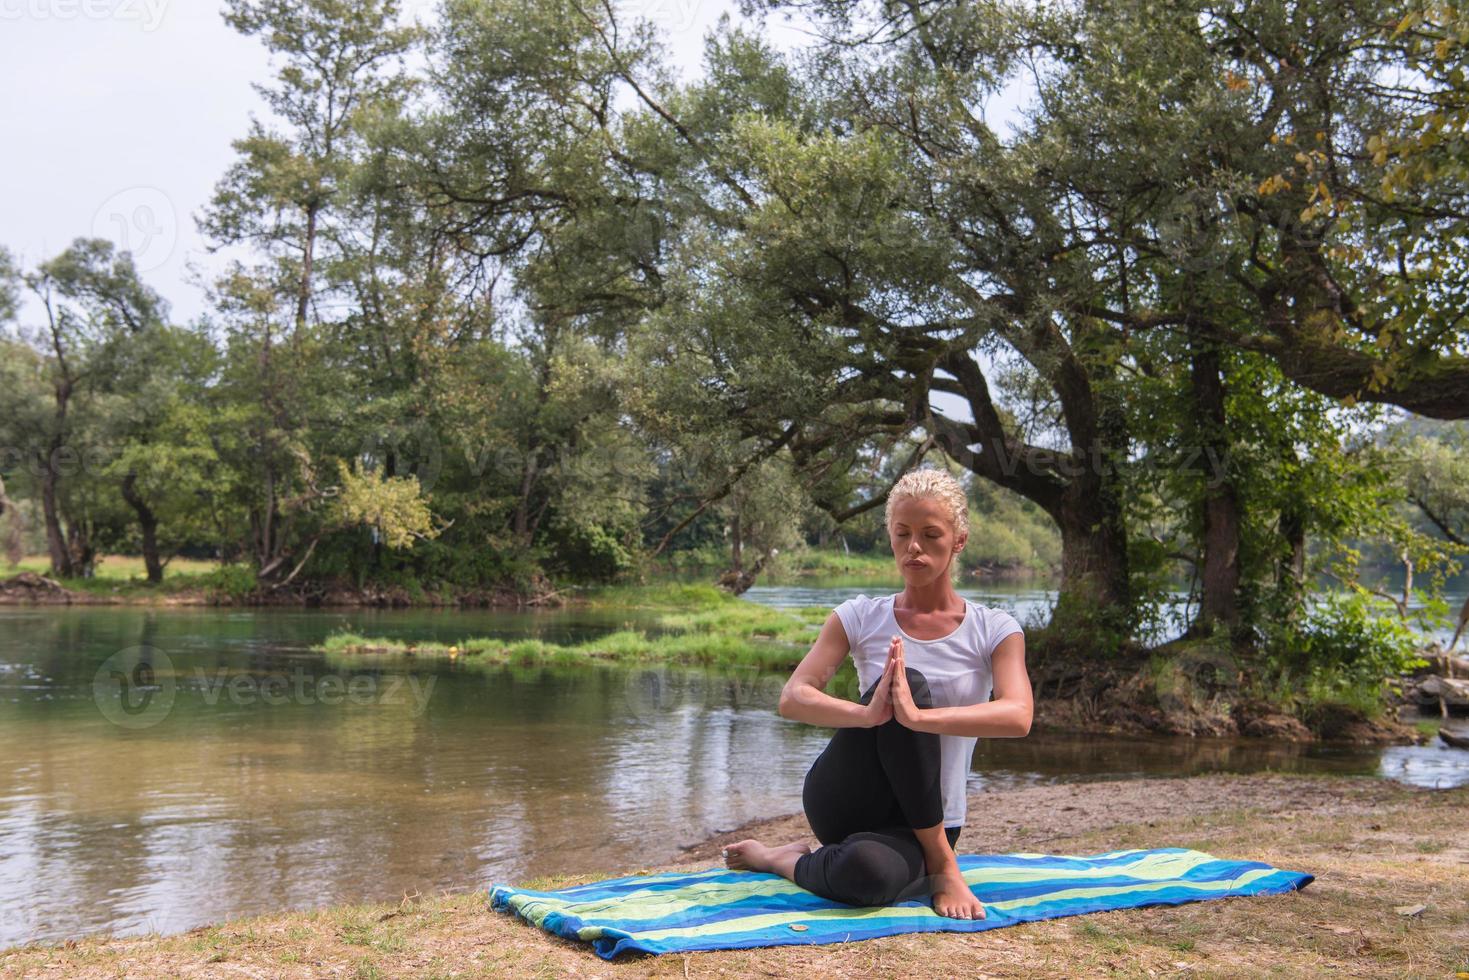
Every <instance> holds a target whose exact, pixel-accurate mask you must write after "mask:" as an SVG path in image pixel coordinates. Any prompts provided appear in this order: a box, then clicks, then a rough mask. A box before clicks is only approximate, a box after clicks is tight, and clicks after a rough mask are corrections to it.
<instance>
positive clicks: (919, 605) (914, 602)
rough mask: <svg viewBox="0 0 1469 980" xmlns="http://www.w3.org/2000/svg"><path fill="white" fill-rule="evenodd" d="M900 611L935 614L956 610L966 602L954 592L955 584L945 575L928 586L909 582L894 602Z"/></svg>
mask: <svg viewBox="0 0 1469 980" xmlns="http://www.w3.org/2000/svg"><path fill="white" fill-rule="evenodd" d="M894 601H895V602H897V604H898V608H899V609H911V610H912V611H913V612H916V613H935V612H942V611H944V610H946V609H953V608H956V607H957V606H958V605H959V604H960V603H961V602H963V601H964V600H963V599H962V598H960V596H959V593H957V592H955V591H954V584H953V583H952V582H950V581H949V577H948V575H947V574H945V575H944V576H943V577H942V578H938V579H935V580H934V581H933V582H930V583H929V584H928V585H914V584H913V583H911V582H909V583H907V584H906V585H905V586H904V587H903V591H902V592H900V593H899V594H898V598H897V599H896V600H894Z"/></svg>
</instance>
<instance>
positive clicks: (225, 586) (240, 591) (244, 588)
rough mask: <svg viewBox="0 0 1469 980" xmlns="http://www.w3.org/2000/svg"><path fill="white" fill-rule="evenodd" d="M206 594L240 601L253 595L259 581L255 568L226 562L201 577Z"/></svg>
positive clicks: (200, 582)
mask: <svg viewBox="0 0 1469 980" xmlns="http://www.w3.org/2000/svg"><path fill="white" fill-rule="evenodd" d="M199 584H200V586H201V587H202V588H203V589H204V590H205V593H206V594H209V595H213V596H217V597H219V598H222V599H225V600H228V601H231V602H240V601H243V600H245V599H247V598H249V597H250V596H251V595H253V594H254V593H255V591H256V589H257V588H258V585H259V583H258V582H257V580H256V578H255V569H254V568H252V567H250V566H249V565H241V564H235V563H226V564H223V565H220V566H219V567H218V568H216V569H213V570H212V571H210V572H207V573H205V574H204V575H202V576H200V577H199Z"/></svg>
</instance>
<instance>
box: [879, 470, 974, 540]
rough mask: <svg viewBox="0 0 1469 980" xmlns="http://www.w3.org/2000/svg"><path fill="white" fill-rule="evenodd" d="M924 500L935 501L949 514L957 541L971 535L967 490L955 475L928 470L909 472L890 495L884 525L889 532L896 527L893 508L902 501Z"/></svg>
mask: <svg viewBox="0 0 1469 980" xmlns="http://www.w3.org/2000/svg"><path fill="white" fill-rule="evenodd" d="M924 498H933V499H934V500H937V501H938V502H939V503H941V504H943V506H944V510H946V511H948V513H949V524H950V525H951V526H952V527H953V529H954V536H955V537H962V536H965V535H967V534H968V533H969V498H968V497H966V496H965V495H964V488H963V487H962V486H960V485H959V481H958V480H956V479H954V477H953V476H952V475H951V474H949V473H946V472H945V471H943V470H937V469H934V468H933V467H928V466H926V467H924V468H923V469H920V470H909V471H908V472H907V473H904V474H903V475H902V476H901V477H899V478H898V482H897V483H895V484H894V485H893V489H892V492H891V493H889V494H888V501H887V509H886V511H885V512H884V514H883V521H884V523H886V524H887V526H888V527H889V528H891V527H892V526H893V508H895V507H896V506H897V504H898V501H899V500H904V499H908V500H919V499H924Z"/></svg>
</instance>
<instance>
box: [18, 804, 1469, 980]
mask: <svg viewBox="0 0 1469 980" xmlns="http://www.w3.org/2000/svg"><path fill="white" fill-rule="evenodd" d="M1359 782H1360V781H1346V780H1344V781H1342V786H1343V793H1344V795H1346V794H1349V793H1350V792H1351V790H1350V786H1351V785H1354V784H1356V783H1359ZM1305 783H1307V784H1309V787H1310V790H1311V792H1313V793H1316V794H1319V793H1321V792H1322V790H1323V788H1324V787H1328V786H1331V785H1333V780H1332V779H1329V778H1323V777H1306V778H1305ZM1083 785H1102V784H1083ZM1082 802H1083V804H1084V803H1085V799H1084V794H1083V796H1082ZM1281 802H1282V805H1281V806H1278V807H1263V806H1255V807H1251V808H1248V809H1222V810H1219V809H1215V810H1209V811H1206V812H1201V813H1192V814H1179V815H1172V816H1167V817H1163V818H1161V819H1158V818H1155V819H1153V820H1152V821H1151V825H1150V824H1149V822H1148V821H1146V820H1142V821H1138V822H1122V821H1126V820H1127V819H1128V814H1127V813H1125V812H1123V813H1118V814H1117V822H1114V823H1112V824H1111V825H1110V826H1095V827H1092V828H1091V829H1089V830H1087V831H1086V832H1085V833H1081V834H1079V835H1077V836H1073V837H1065V838H1060V839H1055V840H1052V841H1050V842H1049V843H1048V844H1047V845H1046V847H1045V849H1046V850H1049V851H1053V852H1057V853H1073V854H1076V853H1093V852H1096V851H1103V850H1110V849H1114V848H1123V847H1156V846H1182V847H1193V848H1197V849H1199V850H1204V851H1208V852H1210V853H1213V854H1215V855H1218V856H1220V857H1234V858H1248V859H1253V860H1259V861H1267V862H1269V863H1271V864H1274V865H1277V866H1279V867H1283V868H1288V869H1292V870H1299V871H1309V872H1311V873H1312V874H1315V875H1316V880H1315V881H1314V882H1313V883H1312V884H1310V885H1309V886H1308V887H1307V888H1306V889H1305V890H1304V891H1301V892H1292V893H1289V894H1286V895H1279V896H1268V897H1252V898H1233V899H1224V900H1215V901H1207V902H1199V903H1192V904H1187V905H1181V906H1160V907H1153V908H1143V909H1129V910H1123V911H1118V912H1108V913H1100V914H1092V915H1084V916H1074V917H1069V918H1064V919H1053V920H1048V921H1045V922H1036V923H1026V924H1023V925H1019V926H1013V927H1008V928H1004V929H996V930H994V931H991V932H985V933H978V934H968V935H960V934H925V935H909V936H891V937H886V938H883V939H876V940H868V941H864V942H857V943H852V944H840V945H827V946H786V947H773V948H767V949H754V950H737V951H722V952H710V953H694V954H688V955H669V956H661V957H654V956H646V955H642V954H634V955H631V956H626V957H623V958H620V959H619V960H618V961H616V962H610V963H609V962H606V961H604V960H601V959H599V958H598V957H597V956H595V955H594V954H593V953H592V951H591V949H590V947H588V946H586V945H583V944H579V943H573V942H570V941H567V940H562V939H558V938H555V937H552V936H549V935H547V934H545V933H543V932H541V931H539V930H537V929H534V928H532V927H530V926H528V925H526V924H525V923H523V922H521V921H520V920H519V919H516V918H514V917H512V916H509V915H506V914H503V913H494V912H490V911H489V910H488V908H487V906H486V895H485V893H484V892H483V891H478V892H473V893H464V894H457V895H442V896H437V897H433V898H425V899H420V900H413V901H409V900H405V901H404V903H403V904H402V905H401V906H398V907H394V906H389V905H373V906H352V907H340V908H331V909H324V910H319V911H315V912H297V913H282V914H278V915H268V916H262V917H258V918H253V919H248V920H242V921H238V922H229V923H225V924H222V925H218V926H213V927H205V928H201V929H196V930H193V931H192V932H188V933H184V934H181V935H175V936H163V937H156V936H150V937H139V938H129V939H105V938H102V939H89V940H84V941H81V942H76V943H68V944H65V945H60V946H30V947H22V948H19V949H12V950H7V951H4V952H0V974H3V975H5V976H38V977H39V976H46V977H54V976H62V975H65V976H83V977H155V976H162V975H167V976H219V977H277V976H283V977H318V976H348V977H353V976H355V977H398V976H423V977H437V976H442V977H450V976H507V975H513V976H526V977H561V976H575V977H642V976H654V977H685V976H687V977H700V976H706V977H713V976H721V975H723V976H728V977H745V976H756V977H758V976H800V977H807V976H811V977H845V976H861V977H869V976H871V977H904V978H909V977H954V976H964V977H1032V976H1034V977H1042V976H1044V977H1054V976H1057V975H1067V976H1124V977H1151V976H1164V975H1186V976H1190V977H1230V978H1234V977H1255V976H1287V977H1296V976H1307V975H1310V976H1321V975H1339V976H1353V977H1374V976H1381V977H1435V978H1442V977H1454V976H1455V974H1456V972H1457V971H1459V970H1469V886H1466V881H1469V787H1465V788H1460V789H1456V790H1446V791H1442V792H1432V793H1425V792H1423V791H1413V790H1411V789H1408V788H1402V789H1400V790H1392V791H1389V792H1386V793H1381V794H1379V795H1378V796H1376V797H1374V798H1373V800H1372V802H1371V803H1370V806H1369V807H1368V808H1367V809H1365V810H1363V809H1360V808H1358V809H1356V810H1355V811H1354V808H1353V807H1351V806H1346V807H1339V808H1322V809H1321V811H1320V812H1316V811H1312V810H1305V811H1302V810H1301V809H1299V808H1293V807H1292V806H1291V805H1290V804H1291V803H1292V802H1293V800H1292V799H1289V798H1288V799H1285V800H1282V801H1281ZM1142 812H1143V811H1138V815H1142ZM986 843H991V842H990V841H987V842H986ZM1013 843H1014V845H1015V847H1016V849H1024V848H1023V845H1022V844H1021V839H1020V838H1017V839H1016V840H1015V841H1014V842H1013ZM962 849H963V848H961V850H962ZM681 866H707V862H693V863H692V864H691V865H668V866H665V867H666V868H674V867H681ZM631 870H632V871H641V870H657V869H631ZM598 877H605V876H598ZM588 880H592V879H591V878H589V877H580V878H559V879H555V880H541V881H539V882H533V883H528V884H530V885H532V886H533V887H541V888H546V887H556V886H558V885H566V884H574V883H580V882H583V881H588ZM1415 905H1423V906H1425V909H1424V910H1423V911H1422V912H1420V913H1418V914H1415V915H1404V914H1400V913H1399V912H1397V911H1395V908H1396V907H1400V906H1415Z"/></svg>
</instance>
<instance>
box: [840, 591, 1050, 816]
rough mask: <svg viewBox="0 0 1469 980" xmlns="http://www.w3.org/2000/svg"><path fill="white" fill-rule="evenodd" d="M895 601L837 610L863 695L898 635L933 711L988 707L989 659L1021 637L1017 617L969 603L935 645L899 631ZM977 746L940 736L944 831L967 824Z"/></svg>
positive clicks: (860, 601) (881, 599)
mask: <svg viewBox="0 0 1469 980" xmlns="http://www.w3.org/2000/svg"><path fill="white" fill-rule="evenodd" d="M899 594H901V593H899ZM896 598H897V595H887V596H878V597H876V598H871V597H868V596H866V595H859V596H855V597H854V598H851V599H848V600H846V601H845V602H843V603H841V604H840V605H839V606H837V607H836V614H837V617H838V618H840V619H841V622H842V628H843V629H844V630H846V631H847V643H848V645H849V646H850V648H851V651H852V661H853V663H854V664H855V665H856V667H857V681H858V683H859V684H860V685H861V688H860V692H866V690H867V689H868V688H869V687H870V686H872V683H873V682H874V681H876V680H877V679H878V678H879V677H881V676H882V670H883V667H884V666H885V665H886V664H887V655H888V643H889V642H891V640H892V638H893V635H894V634H899V635H901V636H902V637H903V654H904V658H903V659H904V661H905V662H906V663H907V665H908V666H909V667H912V668H913V669H914V670H916V671H918V672H919V673H921V674H922V675H923V676H924V678H926V679H927V681H928V689H929V693H930V694H931V695H932V698H933V704H934V706H935V707H942V708H951V707H956V706H959V705H965V704H982V703H984V702H986V701H988V700H989V699H990V692H991V690H992V688H993V687H994V683H993V682H994V676H993V674H992V672H991V669H990V656H991V655H992V654H993V653H994V652H995V647H996V646H998V645H999V643H1000V641H1001V640H1003V639H1004V638H1005V637H1007V636H1009V635H1011V634H1012V633H1021V632H1023V630H1021V628H1020V624H1019V623H1018V622H1016V621H1015V617H1014V616H1011V615H1010V614H1009V613H1007V612H1004V611H1003V610H1000V609H991V608H989V607H988V606H982V605H980V604H979V603H977V602H972V601H970V600H969V599H965V600H964V604H965V606H966V607H967V609H966V611H965V613H964V621H963V622H962V623H960V624H959V626H958V628H957V629H955V630H954V631H953V632H952V633H950V634H949V635H948V636H944V637H940V638H939V639H937V640H919V639H916V638H914V637H911V636H909V635H908V634H907V633H904V632H903V630H902V627H900V626H899V625H898V620H897V617H896V616H894V615H893V600H894V599H896ZM961 598H962V597H961ZM860 692H859V693H860ZM978 741H979V739H977V738H974V737H965V736H962V735H940V736H939V747H940V759H941V762H940V777H939V783H940V785H941V786H942V787H943V800H944V826H945V827H960V826H963V824H964V815H965V813H966V812H967V811H968V803H969V797H968V793H967V791H966V788H965V779H966V777H967V776H968V774H969V767H970V765H971V764H972V763H973V760H974V746H975V744H976V743H977V742H978Z"/></svg>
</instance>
